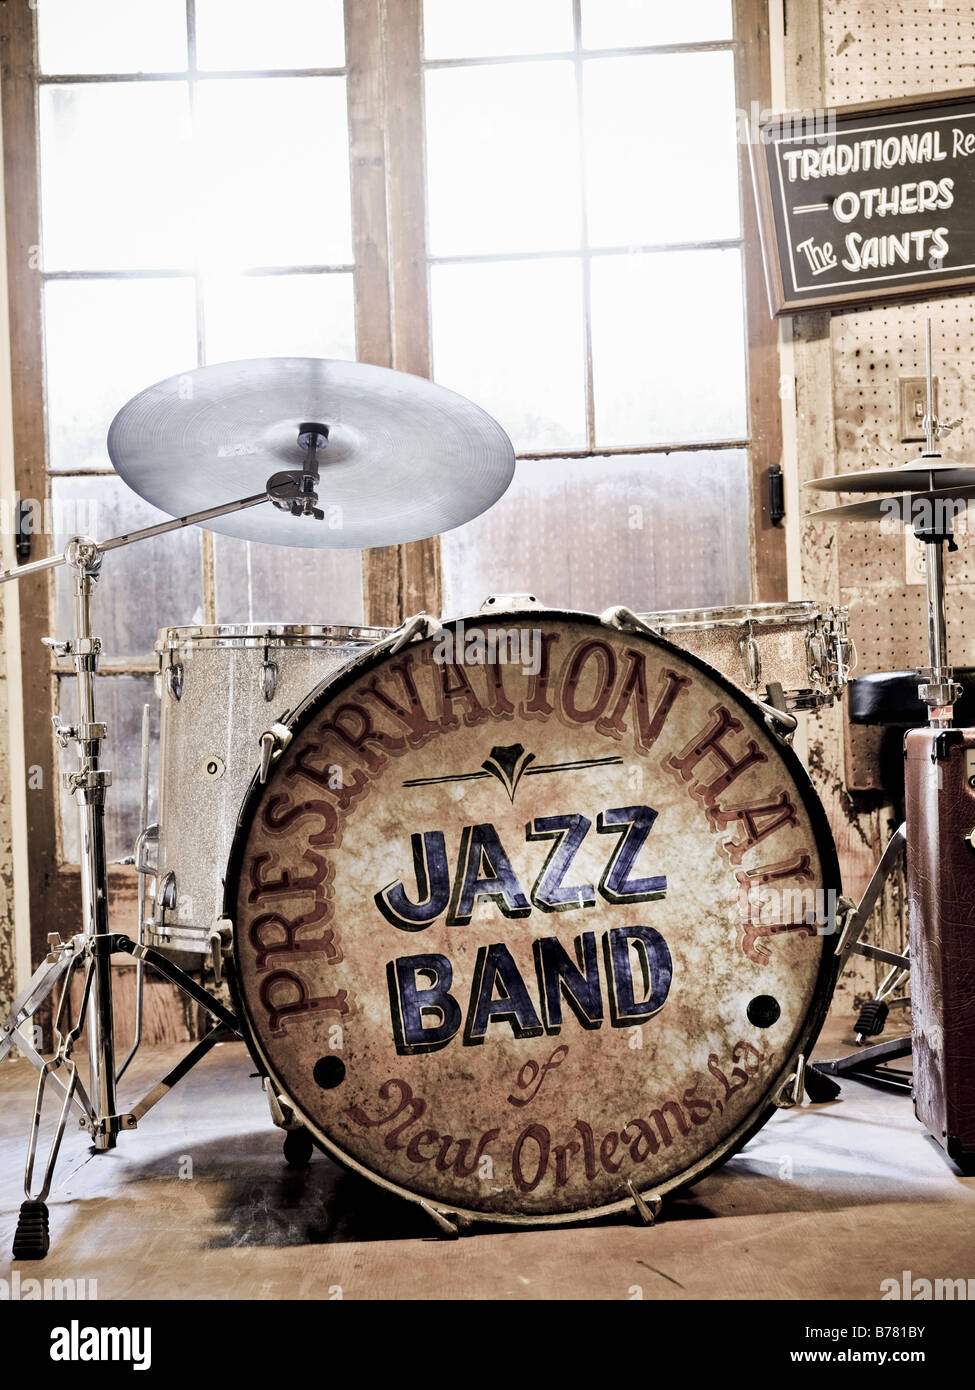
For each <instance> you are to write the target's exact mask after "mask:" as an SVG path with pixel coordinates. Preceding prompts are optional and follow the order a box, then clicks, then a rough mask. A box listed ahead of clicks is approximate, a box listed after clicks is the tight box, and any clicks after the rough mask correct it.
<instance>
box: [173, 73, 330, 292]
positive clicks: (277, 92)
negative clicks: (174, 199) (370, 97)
mask: <svg viewBox="0 0 975 1390" xmlns="http://www.w3.org/2000/svg"><path fill="white" fill-rule="evenodd" d="M196 102H197V104H196V113H197V130H198V134H199V172H200V196H201V202H202V214H203V227H202V241H203V245H202V262H203V265H204V268H205V269H206V270H207V271H208V272H210V273H213V274H224V273H226V272H228V271H232V270H244V269H248V268H250V267H257V266H272V265H273V266H285V265H346V264H351V261H352V227H351V210H350V208H351V204H350V198H349V135H348V120H347V116H346V106H345V79H344V78H341V77H270V78H253V79H246V78H237V79H234V78H229V79H221V78H217V79H214V80H213V81H210V82H201V83H199V85H198V87H197V97H196Z"/></svg>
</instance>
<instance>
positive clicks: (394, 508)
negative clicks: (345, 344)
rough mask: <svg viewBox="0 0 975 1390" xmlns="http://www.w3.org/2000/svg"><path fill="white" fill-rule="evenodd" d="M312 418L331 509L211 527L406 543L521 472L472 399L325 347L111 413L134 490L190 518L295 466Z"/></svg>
mask: <svg viewBox="0 0 975 1390" xmlns="http://www.w3.org/2000/svg"><path fill="white" fill-rule="evenodd" d="M309 422H313V423H315V424H322V425H325V426H327V430H328V443H327V444H326V445H325V447H323V448H321V449H320V450H319V452H318V468H319V481H318V485H317V492H318V499H319V500H318V505H319V508H320V509H321V510H323V511H324V513H325V519H324V520H323V521H320V520H318V519H317V518H315V517H311V516H295V515H292V514H291V512H289V511H286V510H281V509H279V508H278V507H276V506H273V505H272V504H271V503H267V504H262V505H259V506H257V507H254V508H252V509H250V510H248V511H242V512H235V513H232V514H230V515H227V516H222V517H218V518H216V519H215V520H212V521H208V522H207V527H208V529H211V530H214V531H219V532H221V533H222V534H224V535H228V536H238V537H241V538H243V539H244V540H251V541H265V542H267V543H269V544H272V545H295V546H307V547H314V548H334V549H358V548H360V547H363V548H364V547H368V546H381V545H397V544H400V543H402V542H405V541H411V540H420V539H422V538H423V537H425V536H432V535H435V534H436V533H438V532H440V531H449V530H451V529H452V528H453V527H455V526H460V525H462V524H463V523H464V522H465V521H470V520H471V519H472V518H473V517H475V516H478V515H479V514H480V513H481V512H483V511H486V510H487V508H488V507H490V506H491V505H492V504H493V503H494V502H496V501H497V500H498V498H499V497H500V496H501V495H502V493H503V492H504V491H505V489H506V488H507V486H508V484H509V483H510V481H511V478H512V476H513V473H514V450H513V449H512V447H511V441H510V440H509V438H508V436H507V435H506V434H505V432H504V430H503V429H502V428H501V426H500V425H499V424H498V423H497V422H496V421H495V420H493V419H492V418H491V416H490V415H488V414H487V413H486V412H485V411H483V410H482V409H481V408H480V406H477V405H474V403H473V402H472V401H469V400H467V399H466V398H465V397H463V396H458V395H457V394H455V392H453V391H448V390H446V389H445V388H444V387H442V386H437V385H435V384H434V383H433V382H431V381H426V380H425V379H424V378H422V377H417V376H410V375H408V374H407V373H405V372H394V371H390V370H388V369H387V368H385V367H373V366H369V365H368V364H366V363H362V362H339V361H329V360H326V359H324V358H317V357H271V358H265V359H256V360H252V361H244V362H221V363H217V364H215V365H214V366H212V367H200V368H198V369H197V370H196V371H191V372H186V373H184V374H183V375H182V376H175V377H170V378H169V380H167V381H160V382H158V383H157V384H156V385H155V386H150V387H148V389H147V390H145V391H142V392H140V393H139V395H137V396H135V397H133V399H132V400H130V401H129V402H128V404H127V405H124V406H123V407H122V409H121V410H120V411H119V413H118V414H117V415H116V417H115V419H114V420H113V421H112V424H111V428H110V429H109V432H108V452H109V456H110V457H111V460H112V463H113V464H114V465H115V468H116V470H117V471H118V473H119V475H120V476H121V477H122V478H123V479H124V480H125V482H126V483H128V485H129V487H131V488H132V489H133V490H134V491H135V492H137V493H139V495H140V496H141V497H144V498H145V499H146V501H147V502H151V503H152V504H153V506H155V507H159V508H161V509H162V510H163V511H164V512H168V513H169V514H170V515H171V516H182V515H185V514H187V513H191V512H195V511H202V510H203V509H204V508H206V507H214V506H217V505H218V504H221V503H223V502H230V501H233V500H234V499H236V498H240V497H245V496H248V495H250V494H252V493H259V492H261V491H263V489H264V488H265V487H266V485H267V482H268V479H269V478H270V477H271V476H272V475H274V474H276V473H279V472H281V471H283V470H296V469H297V470H300V469H301V468H302V465H303V464H304V463H305V461H306V459H307V458H308V455H307V453H306V452H305V451H304V450H303V449H302V448H301V447H299V444H298V436H299V432H300V427H301V426H302V425H306V424H308V423H309Z"/></svg>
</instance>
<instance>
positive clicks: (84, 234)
mask: <svg viewBox="0 0 975 1390" xmlns="http://www.w3.org/2000/svg"><path fill="white" fill-rule="evenodd" d="M39 104H40V150H41V203H42V210H43V228H44V233H43V242H44V268H45V270H49V271H50V270H157V269H174V270H175V269H181V268H183V267H184V266H185V267H189V266H190V265H191V264H192V259H193V256H192V199H193V178H192V170H193V161H192V157H191V153H190V144H189V141H190V127H189V99H188V96H187V88H186V84H185V83H183V82H111V83H97V82H96V83H84V84H78V85H72V84H70V83H65V84H60V83H52V84H50V85H46V86H43V87H41V89H40V96H39Z"/></svg>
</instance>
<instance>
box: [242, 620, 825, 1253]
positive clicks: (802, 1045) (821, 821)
mask: <svg viewBox="0 0 975 1390" xmlns="http://www.w3.org/2000/svg"><path fill="white" fill-rule="evenodd" d="M504 619H505V626H517V625H518V622H519V620H522V621H523V622H525V623H526V624H529V625H530V624H531V623H532V622H534V623H538V622H566V621H571V622H576V623H581V624H583V625H587V626H590V627H592V628H595V629H596V630H602V629H604V628H605V627H606V626H607V625H606V624H605V623H604V622H603V621H602V619H601V618H599V617H598V616H597V615H596V614H593V613H584V612H578V611H574V610H571V609H549V608H532V609H526V610H518V611H511V612H508V611H506V612H505V614H504ZM485 621H486V615H485V614H483V613H478V614H471V615H469V616H466V617H463V618H451V619H450V620H448V621H447V622H444V623H443V625H442V626H443V628H444V630H448V631H452V630H454V629H455V628H456V627H457V625H458V624H459V623H463V624H464V626H465V628H467V627H477V626H478V625H479V624H483V623H485ZM632 635H633V636H634V637H635V638H638V639H642V640H644V641H648V642H653V643H656V644H658V645H660V646H662V647H664V648H666V650H667V651H669V652H672V653H673V654H674V655H675V656H677V657H680V658H681V659H682V660H684V661H686V662H688V664H689V665H691V666H693V667H696V668H697V669H698V670H699V671H701V672H703V673H704V674H705V675H707V676H709V677H710V678H711V679H712V680H713V681H714V682H715V684H716V685H718V686H719V687H720V688H722V689H723V690H724V692H725V693H726V694H727V695H730V696H731V697H732V699H733V700H734V702H735V704H736V706H737V707H738V710H739V712H740V713H742V714H743V715H744V717H745V718H746V719H747V720H748V721H750V723H751V724H752V725H753V726H755V727H757V728H760V729H761V731H762V734H763V736H766V737H768V736H769V728H768V726H767V725H766V724H765V723H764V717H763V715H762V713H761V710H760V708H759V707H758V706H757V705H756V704H755V703H754V701H753V700H751V699H750V698H749V696H748V695H747V693H746V692H744V691H741V690H739V689H738V687H737V686H735V685H733V684H732V683H731V681H729V680H728V679H727V678H726V677H725V676H723V675H722V674H721V672H720V671H717V670H715V668H714V667H713V666H709V665H708V663H707V662H706V661H702V660H701V659H700V657H697V656H694V655H693V653H691V652H687V651H685V650H684V649H683V648H682V647H678V646H675V645H674V643H672V642H668V641H667V640H666V638H664V637H661V636H659V635H658V634H656V633H653V634H650V633H644V632H634V633H633V634H632ZM388 655H389V649H388V647H387V646H385V645H384V646H383V647H382V648H381V649H379V650H377V649H376V648H369V649H368V650H366V651H365V652H363V653H362V654H361V655H360V656H358V657H355V658H354V659H353V660H352V661H351V662H350V663H349V664H348V665H346V666H343V667H342V668H341V669H340V670H339V671H338V672H336V674H335V675H334V676H332V677H330V678H329V679H328V680H325V681H323V682H322V683H321V685H319V686H317V687H316V688H315V689H314V690H313V691H311V692H310V694H309V695H308V696H306V698H305V699H304V700H303V701H302V702H301V704H300V705H299V706H298V707H297V708H296V709H295V711H294V713H293V714H292V715H291V716H290V717H289V718H288V719H287V720H286V721H285V724H286V727H287V728H288V730H289V731H290V732H291V734H292V736H294V735H295V734H297V733H298V732H300V730H301V729H302V728H304V726H305V724H307V723H309V722H310V721H311V720H312V719H314V718H315V717H316V716H317V715H318V713H319V712H320V710H321V708H322V706H323V705H325V704H327V703H328V701H329V700H331V699H332V698H333V696H335V695H336V694H338V693H339V692H340V691H341V690H342V689H343V687H344V686H345V685H347V684H350V683H351V682H352V681H353V680H355V679H357V678H358V677H359V676H360V675H361V674H362V673H363V672H364V671H366V670H368V669H369V668H370V666H373V665H378V664H379V663H380V662H381V661H382V660H383V659H384V658H385V657H387V656H388ZM776 741H777V742H778V743H779V751H780V753H781V755H782V760H783V762H784V764H785V768H786V771H787V772H788V773H789V774H790V775H791V776H792V779H793V783H794V785H795V787H796V790H797V791H798V792H799V795H800V796H801V798H802V803H803V806H804V808H805V810H806V811H807V813H808V815H809V819H810V824H811V826H812V831H813V836H814V839H815V842H816V849H817V851H818V853H819V857H820V863H821V866H822V870H823V876H824V880H825V881H826V882H833V883H835V884H836V890H837V896H839V894H840V893H841V892H842V884H841V882H840V866H839V858H838V856H837V853H836V844H835V841H834V839H833V832H832V830H831V829H830V826H829V822H828V820H827V818H826V812H825V809H824V807H823V804H822V802H821V801H820V799H819V797H818V795H817V794H816V790H815V788H814V787H813V784H812V781H811V780H810V777H809V774H808V772H807V771H806V769H805V767H804V766H803V764H802V763H801V762H800V760H799V757H798V755H797V754H796V753H795V752H794V751H793V749H792V748H791V747H790V746H789V745H788V744H786V743H781V742H780V741H779V740H776ZM262 791H263V786H262V784H261V782H260V778H259V775H258V773H257V772H255V774H254V776H253V778H252V779H251V783H250V786H249V787H248V789H247V792H246V794H245V796H244V800H243V803H242V805H241V809H240V814H239V815H238V817H237V829H236V831H235V833H234V839H233V844H232V845H231V849H230V858H229V860H228V863H227V876H226V879H225V880H224V902H223V912H224V917H225V918H227V919H228V920H229V921H231V922H232V923H233V939H234V968H233V970H232V971H231V972H229V978H230V984H231V991H232V993H233V996H234V1002H235V1006H236V1012H237V1015H238V1018H239V1019H240V1020H241V1022H242V1023H243V1024H244V1025H245V1026H244V1029H243V1033H244V1041H245V1043H246V1044H247V1047H248V1050H249V1052H250V1055H251V1057H252V1059H253V1061H254V1063H255V1065H256V1066H257V1068H258V1070H259V1071H260V1073H261V1075H262V1076H264V1077H267V1078H268V1080H269V1081H270V1082H271V1085H272V1086H273V1087H274V1090H275V1094H276V1095H279V1096H282V1097H283V1098H284V1099H285V1100H286V1101H287V1104H288V1106H289V1107H290V1109H291V1110H292V1111H293V1112H294V1114H295V1117H296V1118H297V1119H298V1120H299V1121H300V1123H301V1124H302V1125H303V1126H304V1128H305V1129H307V1131H308V1133H309V1134H310V1135H311V1137H312V1139H313V1140H314V1142H315V1144H316V1145H317V1146H318V1147H319V1148H320V1149H321V1150H322V1152H323V1153H326V1154H327V1155H328V1156H329V1157H330V1158H332V1159H334V1160H335V1162H336V1163H338V1164H339V1165H340V1166H342V1167H343V1168H346V1169H347V1170H349V1171H350V1172H353V1173H357V1174H358V1175H359V1176H360V1177H364V1178H367V1179H368V1180H369V1181H370V1182H372V1183H375V1184H376V1185H377V1186H378V1187H381V1188H384V1189H385V1190H386V1191H387V1192H391V1193H393V1194H394V1195H395V1196H397V1197H400V1198H402V1199H403V1200H404V1201H407V1202H411V1203H413V1204H414V1205H415V1206H419V1207H421V1208H422V1209H424V1210H426V1211H429V1210H430V1209H431V1208H432V1209H433V1210H434V1211H435V1212H437V1213H439V1214H440V1215H441V1216H445V1217H447V1218H450V1217H459V1218H460V1219H461V1220H462V1222H463V1223H464V1225H465V1226H466V1225H468V1224H471V1223H474V1222H480V1223H481V1224H483V1225H488V1226H510V1227H515V1226H566V1225H574V1224H577V1223H582V1222H588V1221H597V1220H599V1219H600V1218H602V1217H606V1216H615V1215H618V1214H620V1213H622V1212H626V1211H629V1210H631V1209H632V1208H633V1206H634V1202H633V1198H632V1197H623V1198H621V1199H620V1200H619V1201H617V1202H609V1203H605V1204H604V1205H602V1206H599V1207H590V1208H584V1209H581V1210H579V1211H564V1212H543V1213H539V1214H536V1215H515V1214H511V1213H508V1212H483V1211H474V1210H471V1209H470V1208H465V1207H460V1206H457V1205H456V1204H454V1203H442V1202H438V1201H437V1200H436V1199H435V1198H433V1197H427V1196H423V1195H421V1194H420V1193H417V1192H413V1191H411V1190H410V1189H409V1188H407V1187H402V1186H401V1185H400V1184H399V1183H395V1182H391V1181H390V1179H389V1178H387V1177H385V1176H384V1175H383V1174H382V1173H380V1172H378V1171H376V1170H375V1169H373V1168H369V1167H367V1166H366V1165H365V1164H363V1163H360V1162H359V1160H358V1159H356V1158H353V1157H352V1156H351V1155H350V1154H347V1153H346V1152H345V1150H344V1149H342V1148H340V1147H339V1145H338V1144H336V1143H335V1142H334V1140H332V1139H330V1138H329V1136H328V1135H327V1134H326V1133H325V1132H324V1131H323V1130H322V1129H320V1128H319V1127H318V1126H317V1124H316V1122H315V1121H314V1120H313V1119H312V1118H311V1117H310V1116H309V1115H307V1114H306V1113H305V1112H304V1111H303V1110H302V1109H301V1108H300V1107H299V1106H298V1105H297V1104H296V1103H295V1102H294V1101H293V1099H292V1098H291V1096H290V1095H289V1093H288V1090H287V1087H286V1086H284V1085H283V1084H282V1083H281V1081H280V1080H279V1079H278V1077H277V1076H276V1075H275V1073H274V1068H273V1066H272V1064H271V1062H270V1060H269V1059H268V1058H267V1057H266V1056H265V1054H264V1050H263V1048H262V1047H261V1044H260V1040H259V1038H258V1036H257V1033H256V1031H255V1029H254V1027H253V1025H252V1021H251V1018H250V1016H249V1014H248V1012H247V1007H246V1003H245V1001H244V994H243V990H242V989H241V988H240V985H239V981H238V978H237V964H236V963H237V961H238V959H239V953H238V951H237V921H236V910H237V890H238V884H239V878H240V869H241V861H242V858H243V853H244V849H245V846H246V843H247V838H248V834H249V832H250V827H251V821H252V820H253V817H254V814H255V812H256V811H257V808H258V805H259V804H260V801H261V793H262ZM838 967H839V961H838V958H837V956H836V955H835V954H834V952H832V951H830V950H824V951H823V953H822V958H821V960H820V966H819V972H818V974H817V977H816V984H815V990H814V994H813V1002H812V1005H811V1007H810V1009H809V1011H808V1013H807V1015H806V1018H805V1022H804V1024H803V1027H802V1030H801V1032H800V1034H799V1038H798V1040H797V1043H796V1046H795V1047H794V1048H793V1050H792V1052H791V1053H789V1055H788V1057H787V1058H786V1060H785V1062H784V1064H783V1065H782V1067H781V1068H780V1069H779V1071H778V1072H777V1074H776V1076H775V1079H774V1081H773V1082H772V1084H771V1085H770V1086H769V1088H768V1090H767V1092H766V1094H765V1097H764V1099H762V1100H760V1101H758V1103H757V1105H756V1106H755V1108H754V1109H753V1110H752V1111H751V1112H749V1114H748V1115H747V1116H746V1118H745V1119H744V1120H743V1121H742V1123H741V1124H740V1125H739V1126H738V1128H737V1129H735V1130H733V1131H732V1133H731V1134H730V1135H727V1136H726V1137H725V1139H723V1140H722V1141H721V1142H720V1143H719V1144H718V1145H717V1146H716V1147H715V1148H714V1149H712V1150H711V1151H710V1152H709V1153H707V1154H705V1155H703V1156H702V1157H701V1158H700V1159H699V1160H698V1161H697V1163H695V1164H694V1165H692V1167H690V1168H687V1169H684V1170H682V1171H681V1172H680V1173H677V1174H674V1176H673V1177H671V1178H669V1179H667V1181H665V1182H664V1183H661V1184H659V1185H658V1186H656V1187H648V1188H647V1189H645V1190H643V1191H640V1189H639V1188H637V1191H639V1192H640V1196H641V1197H642V1198H643V1199H644V1200H648V1199H650V1200H652V1199H654V1198H657V1197H664V1196H666V1195H669V1194H671V1193H674V1192H677V1191H680V1189H681V1188H684V1187H688V1186H690V1185H691V1184H693V1183H695V1182H698V1181H700V1179H701V1178H703V1177H705V1176H706V1174H708V1173H710V1172H713V1170H714V1169H715V1168H719V1167H720V1166H721V1164H723V1163H726V1162H727V1161H728V1159H729V1158H732V1157H733V1156H734V1155H735V1154H736V1153H738V1152H739V1151H740V1150H741V1149H742V1148H744V1146H745V1145H746V1144H747V1143H748V1141H749V1140H750V1139H751V1138H752V1137H753V1136H754V1135H755V1134H757V1133H758V1131H759V1130H760V1129H762V1127H763V1126H764V1125H765V1124H766V1123H767V1122H768V1120H769V1119H770V1118H771V1117H772V1115H773V1114H774V1113H775V1110H776V1108H777V1107H776V1106H775V1103H774V1101H772V1100H770V1099H769V1096H775V1095H778V1093H779V1092H780V1091H781V1089H782V1087H783V1085H784V1083H785V1081H786V1080H787V1079H788V1077H789V1076H790V1075H791V1074H792V1073H793V1072H794V1071H795V1069H796V1063H797V1061H798V1058H799V1057H800V1056H802V1057H805V1058H806V1059H807V1060H808V1057H809V1053H810V1052H811V1050H812V1048H813V1046H814V1044H815V1042H816V1039H817V1038H818V1036H819V1033H820V1030H821V1029H822V1026H823V1023H824V1022H825V1020H826V1015H827V1013H828V1012H829V1006H830V1003H831V1001H832V995H833V989H834V987H835V985H836V980H837V978H838V974H839V969H838Z"/></svg>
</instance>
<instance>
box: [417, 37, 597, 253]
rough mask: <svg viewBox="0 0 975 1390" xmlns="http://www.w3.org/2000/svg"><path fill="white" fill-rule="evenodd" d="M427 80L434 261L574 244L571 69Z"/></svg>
mask: <svg viewBox="0 0 975 1390" xmlns="http://www.w3.org/2000/svg"><path fill="white" fill-rule="evenodd" d="M426 81H427V89H426V97H427V100H426V120H427V180H428V187H429V191H430V208H429V227H430V254H431V255H433V256H454V255H471V254H478V253H483V252H486V253H496V252H502V251H552V250H569V249H571V248H573V247H577V246H578V245H579V244H580V236H581V221H580V218H581V212H580V209H581V202H580V188H579V164H580V161H579V148H578V138H577V126H578V122H577V110H576V90H575V76H574V71H573V65H572V64H571V63H568V62H565V63H561V62H555V63H516V64H510V65H509V64H500V65H491V66H488V67H475V68H435V69H433V70H432V71H431V72H428V73H427V79H426Z"/></svg>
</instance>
